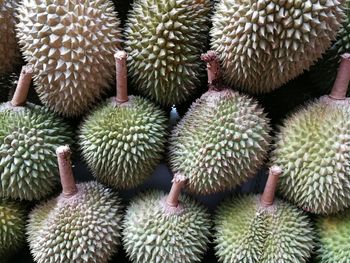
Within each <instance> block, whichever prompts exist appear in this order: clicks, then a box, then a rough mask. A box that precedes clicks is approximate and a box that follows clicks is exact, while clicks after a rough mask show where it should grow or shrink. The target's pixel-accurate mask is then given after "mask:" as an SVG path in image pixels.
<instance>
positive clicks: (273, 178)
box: [260, 165, 282, 207]
mask: <svg viewBox="0 0 350 263" xmlns="http://www.w3.org/2000/svg"><path fill="white" fill-rule="evenodd" d="M281 173H282V169H281V168H280V167H278V166H275V165H274V166H272V167H270V169H269V177H268V178H267V182H266V185H265V189H264V193H263V194H262V196H261V198H260V203H261V205H262V206H263V207H269V206H272V205H273V201H274V199H275V192H276V186H277V182H278V178H279V176H280V175H281Z"/></svg>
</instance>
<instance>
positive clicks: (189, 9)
mask: <svg viewBox="0 0 350 263" xmlns="http://www.w3.org/2000/svg"><path fill="white" fill-rule="evenodd" d="M210 7H211V3H210V1H209V0H201V1H192V0H170V1H169V0H136V1H135V2H134V4H133V7H132V10H131V11H130V13H129V15H128V20H127V22H126V26H125V38H126V41H125V50H126V51H127V52H128V54H129V57H128V66H129V69H130V76H131V77H132V79H131V80H132V82H133V84H134V85H135V86H136V87H137V88H138V89H139V90H140V91H141V92H142V93H143V94H145V95H147V96H149V97H151V98H152V99H154V100H156V101H157V102H158V103H160V104H163V105H168V106H169V105H173V104H177V103H181V102H183V101H185V100H186V99H188V98H189V96H190V95H191V94H192V93H193V92H194V90H195V89H196V87H198V86H199V84H200V81H199V75H200V73H201V72H203V67H202V63H201V61H200V54H201V53H202V52H204V51H205V47H206V45H205V44H206V42H207V33H208V31H209V12H210Z"/></svg>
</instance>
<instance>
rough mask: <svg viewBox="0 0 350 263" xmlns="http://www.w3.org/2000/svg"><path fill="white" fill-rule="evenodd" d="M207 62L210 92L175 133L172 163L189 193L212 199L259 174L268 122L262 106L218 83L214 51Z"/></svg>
mask: <svg viewBox="0 0 350 263" xmlns="http://www.w3.org/2000/svg"><path fill="white" fill-rule="evenodd" d="M202 58H203V60H205V61H207V62H208V78H209V91H208V92H206V93H205V94H203V95H202V96H201V97H200V98H199V99H197V100H196V101H195V102H194V103H193V104H192V106H191V107H190V109H189V111H188V112H187V113H186V115H185V116H184V117H183V118H182V120H180V122H179V123H178V125H177V126H176V127H175V128H174V130H173V132H172V135H171V138H170V163H171V167H172V169H173V171H174V172H175V173H181V174H184V175H185V176H186V177H188V180H189V183H188V184H187V190H188V191H190V192H194V193H197V194H211V193H216V192H220V191H223V190H228V189H230V188H233V187H235V186H237V185H239V184H241V183H243V182H244V181H246V180H247V179H248V178H249V177H251V176H253V175H255V173H256V172H257V169H258V168H259V167H260V165H261V164H262V163H263V161H264V159H265V157H266V154H267V150H268V148H269V139H270V136H269V131H270V127H269V121H268V119H267V118H266V115H265V113H264V112H263V109H262V108H261V107H260V106H259V105H258V103H257V102H256V101H255V100H254V99H252V98H249V97H248V96H245V95H242V94H239V93H238V92H235V91H232V90H231V89H227V88H225V87H224V86H223V85H222V84H221V83H220V69H219V61H218V59H217V55H216V53H215V52H211V51H209V52H208V53H207V54H205V55H203V56H202Z"/></svg>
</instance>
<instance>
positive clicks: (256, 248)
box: [215, 195, 314, 263]
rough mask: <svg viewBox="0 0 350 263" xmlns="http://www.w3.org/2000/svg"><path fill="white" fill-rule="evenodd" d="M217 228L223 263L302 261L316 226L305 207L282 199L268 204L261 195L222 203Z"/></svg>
mask: <svg viewBox="0 0 350 263" xmlns="http://www.w3.org/2000/svg"><path fill="white" fill-rule="evenodd" d="M215 231H216V232H215V243H216V246H215V250H216V255H217V256H218V258H219V261H220V262H223V263H272V262H279V263H302V262H307V259H308V258H309V257H310V253H311V252H312V248H313V239H314V236H313V229H312V227H311V225H310V222H309V219H308V218H307V217H306V215H304V214H303V212H302V211H300V210H299V209H297V208H296V207H294V206H292V205H290V204H288V203H286V202H283V201H280V200H275V203H274V204H273V205H272V206H271V207H268V208H265V207H263V206H262V205H261V204H260V196H253V195H250V196H244V197H239V198H234V199H232V200H228V201H226V202H224V203H223V204H222V205H220V206H219V208H218V212H217V215H216V218H215Z"/></svg>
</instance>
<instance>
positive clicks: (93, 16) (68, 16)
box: [17, 0, 120, 116]
mask: <svg viewBox="0 0 350 263" xmlns="http://www.w3.org/2000/svg"><path fill="white" fill-rule="evenodd" d="M18 10H19V16H18V17H19V20H20V23H19V24H18V25H17V36H18V38H19V43H20V45H21V46H22V51H23V55H24V57H25V59H26V61H27V62H29V63H30V64H33V65H34V75H35V79H34V81H35V85H36V90H37V92H38V94H39V96H40V99H41V100H42V102H43V103H44V104H45V105H46V106H48V107H49V108H50V109H52V110H54V111H56V112H58V113H61V114H63V115H66V116H77V115H81V114H83V113H84V112H85V111H86V110H87V109H88V108H89V107H90V106H91V104H93V103H94V102H95V101H96V100H97V99H99V98H100V96H101V95H102V94H103V93H104V92H105V91H106V89H107V88H108V86H109V83H110V81H111V80H112V79H113V78H112V76H113V75H114V65H115V62H114V57H113V55H114V53H115V51H116V50H117V47H118V46H119V42H120V40H119V38H120V31H119V20H118V18H117V17H116V13H115V11H114V7H113V3H112V2H111V1H109V0H92V1H80V0H40V1H38V0H24V1H22V3H21V5H20V7H19V9H18Z"/></svg>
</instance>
